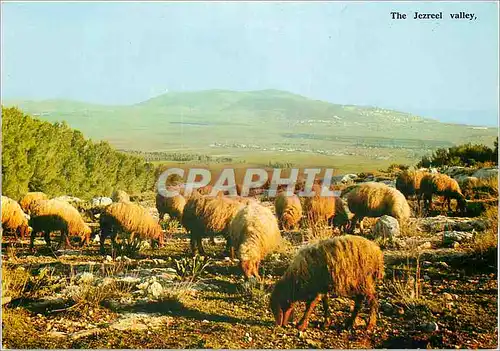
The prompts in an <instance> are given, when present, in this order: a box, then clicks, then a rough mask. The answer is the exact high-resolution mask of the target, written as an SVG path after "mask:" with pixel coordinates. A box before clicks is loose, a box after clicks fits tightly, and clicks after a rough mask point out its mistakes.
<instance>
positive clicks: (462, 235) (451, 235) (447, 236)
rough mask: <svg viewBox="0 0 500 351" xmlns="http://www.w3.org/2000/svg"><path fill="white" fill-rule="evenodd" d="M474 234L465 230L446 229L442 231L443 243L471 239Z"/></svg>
mask: <svg viewBox="0 0 500 351" xmlns="http://www.w3.org/2000/svg"><path fill="white" fill-rule="evenodd" d="M473 237H474V234H472V233H467V232H459V231H455V230H453V231H447V232H443V243H444V244H453V243H454V242H458V243H462V242H466V241H470V240H472V238H473Z"/></svg>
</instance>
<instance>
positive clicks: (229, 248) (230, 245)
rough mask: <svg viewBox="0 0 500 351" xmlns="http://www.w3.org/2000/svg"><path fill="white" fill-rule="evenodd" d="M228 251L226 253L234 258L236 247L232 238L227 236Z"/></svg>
mask: <svg viewBox="0 0 500 351" xmlns="http://www.w3.org/2000/svg"><path fill="white" fill-rule="evenodd" d="M225 250H226V252H225V254H226V255H229V257H231V259H234V248H233V243H232V242H231V238H229V237H228V238H227V239H226V249H225Z"/></svg>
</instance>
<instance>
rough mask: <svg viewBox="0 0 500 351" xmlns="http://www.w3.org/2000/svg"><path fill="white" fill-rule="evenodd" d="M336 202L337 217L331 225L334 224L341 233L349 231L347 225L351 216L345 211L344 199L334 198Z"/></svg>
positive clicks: (331, 220) (332, 220) (335, 216)
mask: <svg viewBox="0 0 500 351" xmlns="http://www.w3.org/2000/svg"><path fill="white" fill-rule="evenodd" d="M334 201H335V215H334V216H333V218H331V219H330V222H331V223H329V224H332V225H333V226H334V227H337V228H339V229H340V231H345V230H346V229H347V225H348V224H349V216H348V215H347V211H346V210H345V207H344V203H343V202H342V199H341V198H340V197H338V196H335V197H334Z"/></svg>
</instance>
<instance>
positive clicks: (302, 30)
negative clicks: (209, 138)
mask: <svg viewBox="0 0 500 351" xmlns="http://www.w3.org/2000/svg"><path fill="white" fill-rule="evenodd" d="M497 6H498V4H497V3H492V2H489V3H486V2H481V3H474V2H461V3H388V2H383V3H382V2H381V3H348V2H344V3H342V2H330V3H248V2H244V3H135V2H133V3H2V89H1V95H2V101H5V100H46V99H65V100H76V101H82V102H88V103H98V104H107V105H130V104H134V103H138V102H141V101H144V100H147V99H149V98H152V97H154V96H157V95H161V94H163V93H165V92H167V91H175V92H182V91H201V90H212V89H223V90H233V91H252V90H267V89H276V90H284V91H288V92H291V93H294V94H299V95H303V96H305V97H308V98H311V99H317V100H323V101H328V102H331V103H335V104H344V105H361V106H377V107H381V108H387V109H395V110H399V111H402V112H409V113H413V114H416V115H420V116H422V117H428V118H434V119H437V120H439V121H442V122H446V123H464V124H473V125H486V126H498V34H497V29H498V13H497V11H496V10H497ZM391 11H400V12H406V13H409V14H411V13H412V12H414V11H420V12H425V11H429V12H431V11H434V12H436V11H443V12H444V14H448V13H450V12H459V11H466V12H474V13H475V14H476V15H477V17H478V19H477V20H476V21H468V20H467V21H452V20H450V19H444V20H442V21H412V20H406V21H397V20H392V19H391V18H390V16H389V13H390V12H391ZM492 43H494V44H493V45H492Z"/></svg>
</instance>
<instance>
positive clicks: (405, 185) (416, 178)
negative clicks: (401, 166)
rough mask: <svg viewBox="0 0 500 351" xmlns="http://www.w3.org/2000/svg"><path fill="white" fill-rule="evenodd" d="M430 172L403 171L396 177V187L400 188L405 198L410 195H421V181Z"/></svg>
mask: <svg viewBox="0 0 500 351" xmlns="http://www.w3.org/2000/svg"><path fill="white" fill-rule="evenodd" d="M426 174H428V173H427V172H424V171H408V170H406V171H403V172H401V173H400V174H399V175H398V176H397V178H396V189H398V190H399V191H400V192H401V193H402V194H403V195H404V196H405V198H407V199H408V198H409V197H410V196H417V197H418V196H419V194H420V183H421V182H422V178H423V177H424V175H426Z"/></svg>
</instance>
